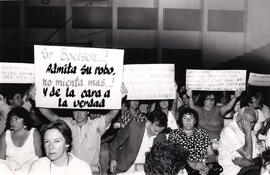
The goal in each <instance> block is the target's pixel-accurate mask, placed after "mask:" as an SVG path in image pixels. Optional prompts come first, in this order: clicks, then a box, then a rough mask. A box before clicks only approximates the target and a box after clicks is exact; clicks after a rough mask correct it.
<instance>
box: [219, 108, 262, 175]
mask: <svg viewBox="0 0 270 175" xmlns="http://www.w3.org/2000/svg"><path fill="white" fill-rule="evenodd" d="M256 121H257V116H256V112H255V111H254V110H253V109H252V108H250V107H244V108H242V109H241V110H240V111H239V112H238V116H237V118H236V120H235V121H232V122H231V123H230V124H228V125H227V126H226V127H225V128H224V129H223V130H222V132H221V134H220V142H219V149H218V151H219V155H218V161H219V163H220V165H221V166H222V167H223V173H222V174H223V175H236V174H237V173H238V172H239V171H240V169H241V168H242V167H245V166H249V165H252V164H253V161H252V159H253V158H255V157H257V156H259V149H258V145H257V139H256V137H255V134H254V131H253V129H254V126H255V124H256Z"/></svg>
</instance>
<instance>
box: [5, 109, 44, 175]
mask: <svg viewBox="0 0 270 175" xmlns="http://www.w3.org/2000/svg"><path fill="white" fill-rule="evenodd" d="M6 125H7V126H6V128H7V130H6V131H5V132H4V133H3V134H2V135H1V137H0V147H1V149H0V158H1V159H4V160H6V161H5V162H6V163H7V164H8V165H9V167H10V168H11V169H12V170H13V171H14V172H15V173H19V174H25V173H27V171H28V168H29V166H30V165H31V163H32V162H33V161H34V160H36V159H38V158H39V157H41V156H42V151H41V139H40V134H39V132H38V131H37V130H36V129H34V128H32V120H31V118H30V114H29V112H28V111H27V110H26V109H25V108H23V107H14V108H13V109H11V110H10V111H9V113H8V115H7V123H6Z"/></svg>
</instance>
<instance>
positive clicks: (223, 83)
mask: <svg viewBox="0 0 270 175" xmlns="http://www.w3.org/2000/svg"><path fill="white" fill-rule="evenodd" d="M186 87H187V88H190V89H192V90H202V91H235V90H237V89H242V90H245V88H246V70H195V69H187V70H186Z"/></svg>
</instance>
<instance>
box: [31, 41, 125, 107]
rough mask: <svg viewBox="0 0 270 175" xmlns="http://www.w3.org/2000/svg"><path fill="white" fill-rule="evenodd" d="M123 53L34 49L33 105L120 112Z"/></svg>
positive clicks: (73, 48) (55, 48) (122, 51)
mask: <svg viewBox="0 0 270 175" xmlns="http://www.w3.org/2000/svg"><path fill="white" fill-rule="evenodd" d="M123 57H124V50H120V49H100V48H86V47H62V46H41V45H36V46H35V77H36V79H35V84H36V90H37V92H36V105H37V106H38V107H47V108H73V109H120V107H121V98H122V97H121V91H120V89H121V83H122V72H123Z"/></svg>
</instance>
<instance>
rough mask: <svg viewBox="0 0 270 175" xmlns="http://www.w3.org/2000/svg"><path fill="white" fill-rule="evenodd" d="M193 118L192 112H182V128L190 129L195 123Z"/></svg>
mask: <svg viewBox="0 0 270 175" xmlns="http://www.w3.org/2000/svg"><path fill="white" fill-rule="evenodd" d="M195 122H196V121H195V118H194V116H193V114H191V115H190V114H184V116H183V118H182V123H183V129H184V130H192V129H193V127H194V125H195Z"/></svg>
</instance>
